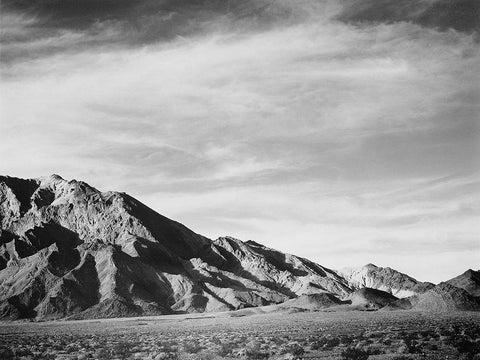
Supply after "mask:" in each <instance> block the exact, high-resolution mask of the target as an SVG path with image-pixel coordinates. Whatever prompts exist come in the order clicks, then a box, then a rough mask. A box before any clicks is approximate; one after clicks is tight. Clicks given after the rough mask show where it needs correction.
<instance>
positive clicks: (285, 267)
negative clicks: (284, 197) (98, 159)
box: [0, 175, 473, 319]
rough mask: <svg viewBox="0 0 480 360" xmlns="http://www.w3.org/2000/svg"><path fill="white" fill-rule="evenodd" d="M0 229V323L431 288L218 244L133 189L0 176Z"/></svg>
mask: <svg viewBox="0 0 480 360" xmlns="http://www.w3.org/2000/svg"><path fill="white" fill-rule="evenodd" d="M0 224H1V230H0V290H1V291H0V318H10V319H15V318H36V319H55V318H71V319H81V318H98V317H118V316H139V315H159V314H171V313H191V312H216V311H228V310H236V309H242V308H247V307H258V306H265V305H274V304H282V303H286V306H288V304H291V306H294V304H297V305H298V304H302V303H307V304H310V305H309V306H310V307H311V308H323V307H325V306H330V305H331V306H333V305H338V304H344V300H346V299H348V297H349V296H351V295H352V294H353V293H354V292H355V291H358V290H359V289H361V288H364V287H374V288H376V289H378V290H379V291H380V290H382V291H383V290H385V289H386V290H388V292H389V293H392V292H395V293H396V295H395V294H393V295H395V296H396V297H401V295H409V296H410V295H412V294H413V295H414V296H417V295H419V294H421V293H423V292H425V291H427V290H429V289H431V288H432V286H433V284H431V285H432V286H430V285H428V286H423V285H422V284H424V283H420V282H418V281H416V280H415V279H413V278H411V277H408V275H405V274H402V273H399V272H396V271H395V270H393V269H389V268H387V269H388V270H385V269H384V268H379V267H376V266H374V265H373V264H369V265H367V266H366V267H367V268H368V269H369V272H368V275H369V277H368V279H370V280H368V281H363V283H362V282H360V283H359V282H358V281H357V280H358V279H357V278H355V276H353V277H352V276H351V277H350V278H349V277H348V276H346V275H342V273H341V272H339V271H335V270H332V269H329V268H326V267H324V266H322V265H320V264H317V263H315V262H313V261H310V260H308V259H305V258H302V257H298V256H295V255H292V254H285V253H282V252H280V251H278V250H275V249H272V248H269V247H267V246H264V245H262V244H259V243H257V242H255V241H253V240H249V241H241V240H239V239H236V238H234V237H230V236H226V237H220V238H218V239H215V240H211V239H208V238H206V237H204V236H202V235H200V234H197V233H195V232H193V231H192V230H190V229H188V228H187V227H185V226H184V225H182V224H181V223H178V222H176V221H174V220H171V219H168V218H167V217H165V216H163V215H160V214H158V213H157V212H155V211H154V210H152V209H151V208H149V207H148V206H146V205H144V204H142V203H141V202H139V201H138V200H136V199H134V198H133V197H131V196H130V195H128V194H126V193H121V192H111V191H107V192H101V191H99V190H97V189H96V188H94V187H92V186H90V185H88V184H87V183H85V182H82V181H77V180H70V181H67V180H65V179H63V178H62V177H60V176H59V175H51V176H47V177H41V178H37V179H19V178H14V177H6V176H0ZM362 274H363V273H362ZM365 279H366V278H365ZM365 279H364V280H365ZM371 279H374V281H373V280H371ZM399 279H400V280H402V281H403V280H404V281H403V282H402V281H400V282H399ZM398 284H400V285H401V286H397V285H398ZM367 285H369V286H367ZM392 285H395V286H396V287H395V286H392ZM407 285H408V286H407ZM402 286H403V287H402ZM452 286H453V285H452ZM397 290H398V291H397ZM404 290H405V291H407V290H408V293H402V292H401V291H404ZM321 294H324V295H321ZM385 296H386V297H387V298H388V296H389V295H385ZM385 296H384V297H385ZM294 299H298V300H295V301H293V300H294ZM391 300H393V298H391ZM472 301H473V300H472ZM472 301H470V302H468V301H467V303H468V304H470V303H472ZM314 303H315V304H317V305H312V304H314ZM382 304H383V302H382ZM377 307H378V306H377Z"/></svg>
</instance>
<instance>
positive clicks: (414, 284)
mask: <svg viewBox="0 0 480 360" xmlns="http://www.w3.org/2000/svg"><path fill="white" fill-rule="evenodd" d="M338 274H339V275H341V276H342V277H344V278H345V279H346V280H347V282H348V284H349V285H350V287H352V288H354V289H361V288H372V289H378V290H382V291H385V292H388V293H390V294H392V295H395V296H396V297H400V298H404V297H409V296H413V295H416V294H421V293H423V292H425V291H427V290H428V289H431V288H433V287H434V286H435V285H434V284H432V283H429V282H420V281H417V280H415V279H414V278H412V277H410V276H408V275H406V274H403V273H401V272H399V271H397V270H393V269H391V268H389V267H386V268H383V267H378V266H375V265H373V264H367V265H365V266H362V267H358V268H344V269H341V270H339V271H338Z"/></svg>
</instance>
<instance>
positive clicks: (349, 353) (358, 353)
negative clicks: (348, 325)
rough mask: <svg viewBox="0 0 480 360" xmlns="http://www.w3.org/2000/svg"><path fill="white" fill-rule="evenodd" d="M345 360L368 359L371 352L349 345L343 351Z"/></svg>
mask: <svg viewBox="0 0 480 360" xmlns="http://www.w3.org/2000/svg"><path fill="white" fill-rule="evenodd" d="M341 356H342V359H344V360H367V359H368V357H369V356H370V353H369V352H368V351H367V350H364V349H362V348H357V347H348V348H346V349H345V350H343V351H342V353H341Z"/></svg>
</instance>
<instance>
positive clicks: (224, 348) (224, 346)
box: [217, 343, 235, 357]
mask: <svg viewBox="0 0 480 360" xmlns="http://www.w3.org/2000/svg"><path fill="white" fill-rule="evenodd" d="M219 345H220V348H219V349H218V350H217V354H218V355H219V356H222V357H225V356H227V355H228V354H230V353H231V352H232V350H233V349H234V348H235V344H233V343H221V344H219Z"/></svg>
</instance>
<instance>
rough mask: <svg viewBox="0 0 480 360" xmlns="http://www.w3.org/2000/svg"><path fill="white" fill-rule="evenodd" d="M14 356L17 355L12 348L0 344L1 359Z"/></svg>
mask: <svg viewBox="0 0 480 360" xmlns="http://www.w3.org/2000/svg"><path fill="white" fill-rule="evenodd" d="M13 358H15V355H14V354H13V351H12V350H10V349H9V348H7V347H1V346H0V359H13Z"/></svg>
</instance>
